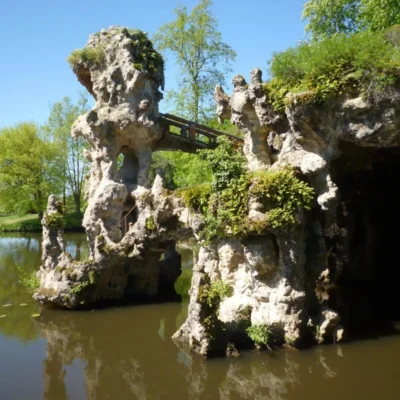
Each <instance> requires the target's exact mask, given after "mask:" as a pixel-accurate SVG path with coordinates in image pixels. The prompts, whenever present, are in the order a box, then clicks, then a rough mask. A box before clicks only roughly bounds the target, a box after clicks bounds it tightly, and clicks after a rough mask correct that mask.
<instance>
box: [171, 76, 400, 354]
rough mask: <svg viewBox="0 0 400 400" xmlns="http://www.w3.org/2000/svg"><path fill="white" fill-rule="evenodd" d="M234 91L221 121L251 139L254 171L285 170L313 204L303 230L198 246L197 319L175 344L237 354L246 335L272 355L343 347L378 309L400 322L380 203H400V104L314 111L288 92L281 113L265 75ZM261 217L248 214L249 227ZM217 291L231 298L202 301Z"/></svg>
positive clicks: (342, 104)
mask: <svg viewBox="0 0 400 400" xmlns="http://www.w3.org/2000/svg"><path fill="white" fill-rule="evenodd" d="M233 86H234V88H233V93H232V96H231V97H229V96H227V95H226V94H225V93H224V91H223V89H222V88H221V87H217V88H216V91H215V100H216V102H217V114H218V117H219V119H220V121H222V120H224V119H230V120H231V121H232V122H233V123H234V124H235V125H237V126H238V127H240V128H241V130H242V131H243V132H244V142H245V144H244V154H245V156H246V158H247V162H248V168H249V170H253V171H257V170H266V169H269V170H277V169H280V168H282V167H283V166H285V165H288V164H289V165H291V166H292V167H294V168H295V169H296V170H297V171H298V173H299V174H301V175H302V177H303V178H302V179H303V180H305V181H307V182H308V183H309V184H310V185H311V186H312V187H313V189H314V191H315V193H316V202H315V204H314V207H313V209H312V211H311V212H307V213H302V214H301V215H299V218H300V220H301V224H300V225H298V226H297V227H288V228H287V229H277V230H273V229H272V230H269V232H268V233H267V234H265V235H259V236H256V237H255V236H249V237H247V238H244V239H243V238H242V239H225V240H223V241H219V242H218V243H213V244H211V245H210V246H207V247H204V248H202V250H201V252H200V258H199V262H198V264H197V266H196V267H195V270H194V275H193V281H192V288H191V291H190V295H191V302H190V307H189V316H188V319H187V321H186V322H185V324H184V325H183V327H182V328H181V329H180V330H179V331H178V332H177V333H176V334H175V336H174V337H175V338H176V339H177V340H182V341H183V342H187V343H188V344H189V347H190V348H192V349H193V350H195V351H197V352H199V353H200V354H205V355H210V354H213V353H215V352H219V353H221V352H223V350H224V349H225V348H227V353H228V354H229V353H231V351H230V350H229V349H232V347H233V348H234V347H245V346H246V345H248V344H249V343H248V337H249V336H250V337H252V338H253V341H256V342H257V340H258V341H259V343H260V344H264V345H267V346H270V345H271V344H279V343H283V342H286V343H288V344H291V345H297V346H301V345H305V344H310V343H313V342H318V343H322V342H329V341H340V340H344V339H345V338H346V336H347V334H348V332H349V331H351V328H352V327H354V326H355V325H356V324H357V323H359V322H366V321H369V323H371V321H373V320H376V319H381V320H382V309H385V312H384V314H385V318H389V319H390V318H392V319H396V318H399V317H400V315H399V313H398V311H397V310H398V305H399V301H398V300H397V296H395V294H394V293H395V286H396V284H393V283H392V284H390V283H389V281H392V280H393V279H394V280H395V281H397V280H398V278H400V274H399V272H398V269H397V268H395V267H393V268H392V267H391V266H390V264H391V263H392V262H393V259H395V258H396V256H395V252H394V251H393V246H394V245H393V242H394V239H390V236H391V235H390V234H388V232H390V229H391V226H392V227H393V228H394V227H395V226H396V224H397V222H399V221H398V218H397V217H394V216H393V214H392V213H391V211H389V210H386V211H383V209H384V208H385V205H383V204H384V203H386V204H387V205H388V206H389V207H390V205H392V207H393V208H392V209H391V210H392V211H393V210H394V209H395V207H396V206H394V203H395V201H396V200H388V198H391V199H393V198H396V199H397V200H399V198H398V195H397V191H396V189H393V188H392V187H391V184H390V183H389V182H390V180H394V179H396V178H394V176H396V173H397V172H398V168H399V167H400V162H399V161H398V160H399V159H398V155H399V150H400V147H399V144H400V143H399V140H400V135H399V131H400V102H399V98H400V95H397V94H396V95H393V93H391V95H390V97H389V96H382V98H381V99H380V100H379V102H373V101H368V100H366V99H364V98H363V97H362V96H361V95H360V94H359V93H354V92H351V91H349V92H348V93H347V94H342V95H340V96H337V97H335V98H331V99H328V100H327V101H326V102H325V103H324V104H312V103H310V102H308V100H307V99H308V98H310V96H307V93H303V94H300V95H289V96H288V98H287V107H286V110H285V112H284V113H277V112H275V111H274V109H273V107H272V105H271V104H270V103H269V101H268V96H267V94H266V93H265V91H264V88H263V84H262V80H261V71H260V70H259V69H255V70H253V71H252V73H251V83H250V84H249V85H248V84H247V82H246V81H245V79H244V78H243V77H242V76H236V77H235V78H233ZM389 171H391V172H390V173H389ZM395 171H397V172H395ZM377 193H379V195H378V194H377ZM259 214H260V210H259V209H258V206H257V204H252V205H250V214H249V219H252V218H257V215H259ZM382 218H383V220H382ZM385 232H386V233H385ZM391 257H393V258H392V259H391ZM390 259H391V261H389V260H390ZM384 260H385V261H384ZM382 262H387V263H388V264H387V265H382ZM207 285H208V286H207ZM216 285H227V287H229V288H230V290H229V291H226V292H225V294H224V295H223V296H222V297H221V298H219V300H218V302H217V304H216V305H215V306H214V307H210V304H209V303H207V301H204V296H202V293H204V288H205V287H211V288H212V287H214V286H216ZM389 287H391V288H392V289H391V290H389V293H391V294H389V293H388V291H387V290H385V288H389ZM368 297H369V301H368V300H367V299H368ZM380 297H381V298H385V300H384V301H382V302H381V301H379V300H378V299H377V298H380ZM377 302H379V304H381V306H378V307H377V304H376V303H377ZM373 303H375V304H373ZM382 303H385V304H382ZM372 304H373V305H372ZM388 304H389V306H388ZM379 307H382V308H381V309H380V310H379ZM389 315H390V317H388V316H389ZM249 327H250V328H249ZM257 335H258V336H261V337H262V339H263V340H259V339H260V337H258V338H257V337H256V336H257ZM262 342H264V343H262Z"/></svg>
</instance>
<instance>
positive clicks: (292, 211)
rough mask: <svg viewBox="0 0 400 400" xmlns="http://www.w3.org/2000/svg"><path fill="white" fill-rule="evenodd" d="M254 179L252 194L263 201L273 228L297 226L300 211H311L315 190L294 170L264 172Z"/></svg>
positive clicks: (254, 176) (269, 222) (256, 175)
mask: <svg viewBox="0 0 400 400" xmlns="http://www.w3.org/2000/svg"><path fill="white" fill-rule="evenodd" d="M253 178H254V179H253V185H252V187H251V193H252V194H253V195H255V196H256V197H257V198H258V199H260V200H261V201H262V203H263V206H264V208H265V210H266V211H267V221H268V224H269V225H270V226H271V227H272V228H281V227H285V226H288V225H293V224H296V223H297V222H298V221H297V219H296V213H297V212H298V210H300V209H301V208H304V209H306V210H310V209H311V205H312V202H313V200H314V196H315V193H314V190H313V189H312V188H311V187H310V186H309V185H308V184H307V183H305V182H303V181H301V180H299V179H297V178H296V177H295V175H294V172H293V170H292V169H290V168H287V169H284V170H278V171H262V172H259V173H257V174H253Z"/></svg>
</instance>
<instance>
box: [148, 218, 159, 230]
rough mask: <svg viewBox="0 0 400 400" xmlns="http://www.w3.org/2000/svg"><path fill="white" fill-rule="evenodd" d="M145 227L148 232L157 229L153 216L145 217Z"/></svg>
mask: <svg viewBox="0 0 400 400" xmlns="http://www.w3.org/2000/svg"><path fill="white" fill-rule="evenodd" d="M146 229H147V230H148V231H150V232H154V231H156V230H157V225H156V223H155V221H154V217H153V216H150V217H148V218H146Z"/></svg>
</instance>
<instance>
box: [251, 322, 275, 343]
mask: <svg viewBox="0 0 400 400" xmlns="http://www.w3.org/2000/svg"><path fill="white" fill-rule="evenodd" d="M246 333H247V335H248V336H249V338H250V339H251V340H252V341H253V342H254V343H255V344H257V345H259V346H267V345H268V343H269V341H270V340H271V335H272V332H271V330H270V329H269V327H268V326H267V325H264V324H260V325H251V326H249V327H248V328H247V329H246Z"/></svg>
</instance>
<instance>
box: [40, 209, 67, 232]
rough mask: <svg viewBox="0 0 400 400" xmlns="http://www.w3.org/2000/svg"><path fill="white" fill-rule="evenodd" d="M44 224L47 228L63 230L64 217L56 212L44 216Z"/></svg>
mask: <svg viewBox="0 0 400 400" xmlns="http://www.w3.org/2000/svg"><path fill="white" fill-rule="evenodd" d="M44 223H45V224H46V226H47V227H48V228H52V229H61V228H64V216H63V215H62V214H60V213H58V212H55V213H52V214H46V215H45V217H44Z"/></svg>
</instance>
